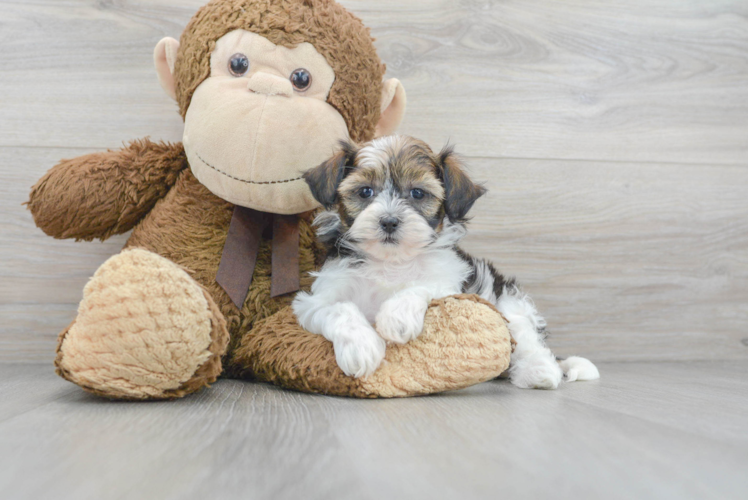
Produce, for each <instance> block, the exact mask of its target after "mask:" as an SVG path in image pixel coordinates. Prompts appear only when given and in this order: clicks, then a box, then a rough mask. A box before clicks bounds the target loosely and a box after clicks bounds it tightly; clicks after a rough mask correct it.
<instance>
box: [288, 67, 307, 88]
mask: <svg viewBox="0 0 748 500" xmlns="http://www.w3.org/2000/svg"><path fill="white" fill-rule="evenodd" d="M291 84H292V85H293V86H294V88H295V89H296V90H298V91H299V92H303V91H305V90H306V89H308V88H309V87H310V86H311V85H312V75H311V74H310V73H309V72H308V71H307V70H305V69H304V68H299V69H297V70H296V71H294V72H293V73H291Z"/></svg>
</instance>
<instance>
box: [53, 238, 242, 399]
mask: <svg viewBox="0 0 748 500" xmlns="http://www.w3.org/2000/svg"><path fill="white" fill-rule="evenodd" d="M228 340H229V334H228V331H227V329H226V321H225V320H224V318H223V316H222V315H221V313H220V311H219V310H218V307H217V306H216V304H215V303H214V302H213V300H212V299H211V297H210V296H209V295H208V294H207V293H206V292H205V290H203V288H202V287H201V286H200V285H199V284H198V283H197V282H196V281H195V280H193V279H192V278H191V277H190V276H189V275H188V274H187V273H186V272H185V271H184V270H183V269H181V268H180V267H178V266H177V265H176V264H174V263H172V262H171V261H169V260H167V259H165V258H163V257H161V256H159V255H156V254H154V253H151V252H148V251H146V250H142V249H132V250H125V251H123V252H122V253H120V254H119V255H116V256H114V257H112V258H111V259H109V260H108V261H107V262H105V263H104V264H103V265H102V266H101V267H100V268H99V269H98V270H97V271H96V274H94V277H93V278H92V279H91V280H90V281H89V283H88V284H87V285H86V288H85V289H84V292H83V300H82V302H81V303H80V306H79V308H78V317H77V318H76V320H75V321H74V322H73V323H72V324H71V325H70V326H69V327H68V328H67V329H66V330H65V331H64V332H62V333H61V334H60V337H59V343H58V347H57V359H56V360H55V365H56V366H57V373H58V374H59V375H60V376H62V377H63V378H65V379H67V380H69V381H71V382H74V383H76V384H78V385H79V386H81V387H82V388H83V389H85V390H87V391H89V392H93V393H95V394H97V395H100V396H104V397H108V398H114V399H170V398H178V397H181V396H184V395H186V394H190V393H192V392H195V391H197V390H198V389H200V388H202V387H205V386H207V385H208V384H210V383H212V382H214V381H215V380H216V378H217V377H218V375H220V374H221V371H222V366H221V356H222V355H223V354H224V352H225V351H226V346H227V344H228Z"/></svg>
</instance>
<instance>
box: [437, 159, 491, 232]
mask: <svg viewBox="0 0 748 500" xmlns="http://www.w3.org/2000/svg"><path fill="white" fill-rule="evenodd" d="M438 161H439V166H440V168H441V174H442V181H443V182H444V211H445V212H446V213H447V217H449V220H451V221H452V222H461V221H464V220H465V216H466V215H467V213H468V212H469V211H470V208H471V207H472V206H473V203H475V201H476V200H477V199H478V198H480V197H481V196H483V195H484V194H486V188H484V187H483V186H480V185H478V184H475V183H474V182H473V181H471V180H470V178H469V177H468V176H467V174H466V173H465V171H464V170H463V166H462V163H461V162H460V160H459V158H458V157H457V155H455V153H454V151H453V149H452V148H451V147H450V146H446V147H445V148H444V149H442V151H441V153H439V159H438Z"/></svg>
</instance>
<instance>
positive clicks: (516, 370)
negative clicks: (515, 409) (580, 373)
mask: <svg viewBox="0 0 748 500" xmlns="http://www.w3.org/2000/svg"><path fill="white" fill-rule="evenodd" d="M497 307H498V309H499V311H501V314H503V315H504V317H505V318H506V319H507V320H508V322H509V323H508V325H507V326H508V327H509V332H510V333H511V334H512V338H514V340H515V342H517V345H516V347H515V349H514V352H513V353H512V360H511V365H510V367H509V378H510V380H511V382H512V384H514V385H516V386H517V387H520V388H522V389H556V388H557V387H558V384H559V382H561V379H562V378H563V376H564V374H563V372H562V370H561V367H560V366H559V364H558V362H557V361H556V357H555V356H554V355H553V353H552V352H551V350H550V349H549V348H548V347H547V346H546V345H545V342H544V340H543V335H542V333H541V332H542V331H543V328H544V327H545V320H544V319H543V317H542V316H540V315H539V314H538V311H537V310H536V309H535V304H533V302H532V300H531V299H530V298H529V297H528V296H527V295H525V294H524V293H522V292H521V291H520V290H519V289H518V288H516V287H515V286H507V287H506V288H504V290H503V293H502V294H501V296H500V297H499V300H498V304H497Z"/></svg>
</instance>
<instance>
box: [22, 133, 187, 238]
mask: <svg viewBox="0 0 748 500" xmlns="http://www.w3.org/2000/svg"><path fill="white" fill-rule="evenodd" d="M187 166H188V164H187V158H186V155H185V153H184V148H183V147H182V144H168V143H164V142H159V143H154V142H151V141H150V140H148V139H143V140H137V141H133V142H131V143H130V144H129V145H127V146H126V147H125V148H122V149H120V150H117V151H107V152H106V153H93V154H89V155H85V156H81V157H79V158H74V159H72V160H64V161H62V162H60V163H59V164H58V165H57V166H55V167H53V168H52V169H51V170H50V171H49V172H47V173H46V174H45V175H44V177H42V178H41V179H40V180H39V182H37V183H36V185H35V186H34V187H33V188H32V189H31V194H30V195H29V201H28V203H27V204H28V208H29V210H31V213H32V215H33V216H34V222H35V223H36V225H37V226H39V227H40V228H41V229H42V231H44V232H45V233H47V234H48V235H50V236H53V237H55V238H75V239H77V240H89V241H90V240H93V239H95V238H100V239H102V240H103V239H106V238H108V237H110V236H112V235H115V234H120V233H124V232H127V231H129V230H130V229H132V228H133V227H135V225H136V224H137V223H138V222H139V221H140V220H141V219H142V218H143V217H144V216H145V215H146V214H147V213H148V212H149V211H150V210H151V208H153V206H154V205H155V204H156V202H157V201H158V200H159V199H161V198H163V197H164V196H165V195H166V193H167V192H168V191H169V189H170V188H171V187H172V186H173V185H174V183H175V182H176V180H177V177H178V175H179V173H180V172H181V171H182V170H184V169H185V168H187Z"/></svg>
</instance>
